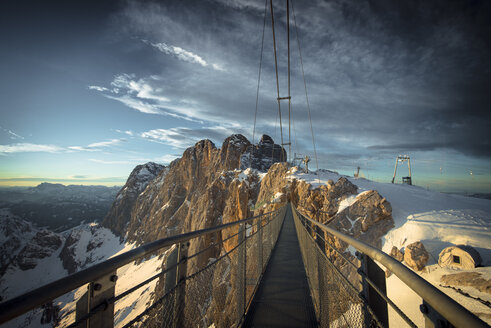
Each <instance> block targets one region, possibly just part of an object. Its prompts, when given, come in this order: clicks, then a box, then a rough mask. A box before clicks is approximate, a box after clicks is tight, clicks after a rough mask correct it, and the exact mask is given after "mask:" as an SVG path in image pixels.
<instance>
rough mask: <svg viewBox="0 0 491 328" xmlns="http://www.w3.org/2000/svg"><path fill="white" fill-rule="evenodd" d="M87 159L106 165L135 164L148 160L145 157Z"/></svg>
mask: <svg viewBox="0 0 491 328" xmlns="http://www.w3.org/2000/svg"><path fill="white" fill-rule="evenodd" d="M89 161H91V162H94V163H99V164H107V165H117V164H136V163H146V162H148V160H145V159H124V160H117V161H111V160H104V159H98V158H89Z"/></svg>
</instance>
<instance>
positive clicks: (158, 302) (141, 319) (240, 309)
mask: <svg viewBox="0 0 491 328" xmlns="http://www.w3.org/2000/svg"><path fill="white" fill-rule="evenodd" d="M226 229H229V231H230V230H232V231H234V233H233V234H231V235H230V236H229V237H227V238H224V239H221V240H220V239H216V240H219V241H217V242H216V243H213V244H211V245H209V246H207V247H206V248H204V249H200V250H198V251H197V252H196V253H194V254H188V250H189V245H190V243H193V242H198V241H199V240H200V238H202V237H204V236H207V235H210V234H211V235H216V234H217V233H220V232H222V231H225V230H226ZM333 238H338V239H339V240H341V241H343V242H344V243H346V244H348V245H349V246H352V247H354V248H355V249H356V250H357V256H358V259H357V260H356V261H353V259H350V258H348V257H347V255H346V253H344V252H342V251H341V250H339V249H337V248H336V247H335V246H334V245H333V244H332V242H331V241H332V240H334V239H333ZM226 242H229V243H230V242H231V244H230V245H231V246H230V245H229V247H228V251H226V249H225V247H223V245H224V243H226ZM172 245H175V246H174V248H173V254H171V255H170V256H168V258H167V261H166V263H165V266H163V269H162V271H161V272H159V273H157V274H155V275H153V276H152V277H150V278H148V279H146V280H145V281H143V282H141V283H140V284H137V285H135V286H133V287H131V288H129V289H128V290H125V291H123V292H121V293H120V294H118V295H115V286H116V284H117V277H118V276H117V275H118V269H119V268H121V267H123V266H124V265H127V264H129V263H132V262H134V261H144V260H145V259H146V258H149V256H150V255H152V254H154V255H155V254H158V253H159V251H161V250H162V249H166V248H167V249H168V248H169V247H170V246H172ZM217 247H218V248H221V249H222V251H221V252H220V256H218V257H217V258H213V259H210V260H209V261H206V262H202V263H204V264H203V265H202V266H200V267H196V265H192V264H193V260H195V259H197V258H198V257H199V256H201V255H203V254H205V253H206V251H207V250H209V249H210V248H217ZM375 261H377V262H378V263H379V264H380V265H381V266H382V267H384V268H385V269H386V270H389V271H391V272H392V273H393V274H395V275H396V276H397V277H399V279H400V280H401V281H402V282H403V283H405V284H406V285H407V286H408V287H409V288H411V289H412V290H413V291H414V292H415V293H417V294H418V295H419V296H421V298H422V299H423V303H422V304H421V306H420V309H421V312H422V314H423V316H424V318H425V327H488V325H487V324H486V323H484V322H483V321H481V320H480V319H479V318H477V317H476V316H474V315H473V314H472V313H471V312H469V311H468V310H466V309H465V308H464V307H462V306H461V305H460V304H458V303H456V302H455V301H454V300H452V299H451V298H449V297H448V296H446V295H445V294H444V293H442V292H441V291H440V290H438V289H437V288H435V287H434V286H433V285H431V284H430V283H428V282H427V281H425V280H424V279H422V278H421V277H420V276H419V275H417V274H416V273H414V272H413V271H412V270H410V269H408V268H407V267H406V266H404V265H403V264H401V263H400V262H398V261H396V260H395V259H393V258H392V257H390V256H388V255H387V254H385V253H383V252H381V251H380V250H378V249H376V248H373V247H371V246H369V245H367V244H364V243H362V242H360V241H358V240H356V239H354V238H352V237H350V236H348V235H345V234H343V233H341V232H339V231H337V230H334V229H332V228H330V227H328V226H326V225H324V224H321V223H319V222H317V221H315V220H313V219H311V218H310V217H308V216H304V215H302V214H301V213H300V212H299V211H298V210H297V209H296V208H295V207H294V206H292V205H291V204H290V203H288V204H286V205H284V206H283V207H281V208H279V209H277V210H275V211H272V212H269V213H264V214H261V215H258V216H255V217H251V218H247V219H244V220H240V221H237V222H233V223H228V224H223V225H220V226H216V227H212V228H207V229H203V230H199V231H193V232H189V233H185V234H181V235H176V236H173V237H169V238H164V239H161V240H157V241H154V242H151V243H149V244H145V245H143V246H140V247H138V248H135V249H133V250H131V251H129V252H127V253H123V254H121V255H118V256H116V257H114V258H111V259H109V260H106V261H104V262H102V263H99V264H97V265H94V266H93V267H90V268H88V269H85V270H83V271H80V272H77V273H74V274H72V275H70V276H67V277H65V278H62V279H60V280H57V281H54V282H52V283H50V284H48V285H46V286H42V287H40V288H38V289H36V290H33V291H31V292H28V293H26V294H24V295H21V296H18V297H16V298H14V299H11V300H7V301H6V302H3V303H1V304H0V323H6V322H8V321H9V320H11V319H13V318H15V317H17V316H20V315H22V314H25V313H28V312H29V311H32V310H35V309H36V308H43V306H44V305H45V304H47V303H50V302H52V301H53V300H55V299H56V298H58V297H60V296H62V295H64V294H65V293H70V292H71V291H73V290H75V289H78V288H80V287H84V286H86V287H84V288H86V292H85V293H84V294H83V295H82V296H80V297H79V298H78V299H76V300H74V302H76V307H75V313H74V314H75V315H74V316H73V315H72V318H73V320H72V322H71V323H69V324H67V325H66V326H67V327H113V326H114V325H115V321H114V315H115V313H114V309H115V304H116V303H117V302H118V301H120V300H121V299H123V298H124V297H125V296H127V295H128V294H130V293H132V292H135V291H137V290H138V289H139V288H141V287H142V286H144V285H146V284H149V283H150V282H152V281H154V280H155V279H158V278H162V279H161V281H165V284H164V286H162V285H160V286H161V288H160V291H156V292H155V295H161V296H160V297H158V298H157V297H155V299H154V300H153V303H152V304H149V305H148V306H147V307H146V308H145V309H144V310H143V311H142V312H141V313H138V314H137V315H136V316H134V317H133V319H132V320H131V321H130V322H127V323H126V324H125V325H124V327H142V326H143V327H146V326H155V327H389V326H391V321H389V316H388V309H391V311H393V313H394V314H395V315H397V316H398V317H399V318H400V319H401V320H402V321H404V322H405V323H406V324H407V325H408V326H409V327H416V325H415V324H414V322H413V319H411V318H410V317H409V315H408V314H406V313H404V312H403V311H402V310H401V309H400V308H399V307H398V306H397V305H395V304H394V303H393V302H392V301H391V300H390V299H389V297H388V296H387V295H388V293H387V290H386V289H387V287H386V285H385V275H384V271H383V270H382V269H380V267H379V265H377V264H375ZM196 263H197V262H196ZM196 263H194V264H196ZM220 267H222V268H223V267H225V268H226V270H225V272H229V273H230V274H229V275H228V276H227V277H228V279H229V281H225V282H224V283H225V284H226V285H227V286H228V288H225V289H223V288H215V287H217V285H214V281H216V278H217V275H221V276H223V271H221V269H220ZM212 300H213V301H215V303H216V304H217V306H219V307H220V306H222V308H225V306H227V307H226V309H228V310H227V311H223V309H220V308H219V309H218V310H217V311H214V312H213V313H210V312H207V306H208V309H209V308H210V301H212ZM399 322H400V321H399ZM116 324H117V323H116Z"/></svg>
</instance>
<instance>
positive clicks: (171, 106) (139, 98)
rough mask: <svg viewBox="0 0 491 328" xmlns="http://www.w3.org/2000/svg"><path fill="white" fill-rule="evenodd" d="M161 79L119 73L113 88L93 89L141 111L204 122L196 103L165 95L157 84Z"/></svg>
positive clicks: (113, 82)
mask: <svg viewBox="0 0 491 328" xmlns="http://www.w3.org/2000/svg"><path fill="white" fill-rule="evenodd" d="M159 81H160V77H158V76H154V75H151V76H149V77H146V78H139V79H137V78H136V76H135V75H134V74H118V75H116V76H115V77H114V79H113V81H112V82H111V86H112V88H110V89H109V88H105V87H97V86H92V88H91V89H92V90H96V91H99V92H101V93H102V95H103V96H104V97H106V98H109V99H113V100H117V101H119V102H121V103H122V104H124V105H126V106H127V107H129V108H132V109H134V110H137V111H139V112H141V113H145V114H157V115H165V116H170V117H175V118H178V119H183V120H186V121H193V122H202V120H203V119H205V116H206V115H204V114H201V111H200V110H199V109H197V108H196V103H194V104H193V103H190V102H187V101H172V100H171V99H170V98H168V97H167V96H165V95H163V93H164V90H163V88H161V87H159V86H158V85H155V84H158V82H159ZM89 88H90V87H89ZM205 120H206V119H205Z"/></svg>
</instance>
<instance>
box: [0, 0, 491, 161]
mask: <svg viewBox="0 0 491 328" xmlns="http://www.w3.org/2000/svg"><path fill="white" fill-rule="evenodd" d="M27 3H28V2H26V1H24V2H22V3H21V4H23V5H24V4H27ZM89 3H91V5H89ZM264 3H265V2H264V1H262V0H257V1H254V0H248V1H225V0H208V1H177V0H169V1H120V2H111V1H106V2H100V3H99V2H98V4H97V5H92V2H80V3H76V4H75V3H73V4H72V2H60V3H56V4H57V5H53V6H49V5H45V4H43V5H41V4H39V3H38V2H37V5H36V6H35V8H37V9H38V11H39V12H41V13H42V15H41V16H36V12H35V11H32V12H30V13H29V14H27V15H25V16H22V15H21V12H22V10H23V8H24V7H25V6H23V5H22V6H17V9H16V12H17V13H18V14H19V15H20V16H19V17H24V18H22V19H20V20H19V22H15V19H14V18H10V19H9V20H8V21H4V23H3V24H4V25H2V26H3V27H5V28H7V27H10V28H11V27H12V26H14V27H15V28H17V29H18V30H19V31H21V30H22V29H23V31H24V32H22V31H21V32H22V33H21V32H19V33H20V34H19V33H15V34H12V33H10V34H9V36H10V43H9V45H12V44H14V43H15V44H16V45H19V44H20V43H21V42H23V43H26V42H27V43H28V44H29V41H30V40H33V39H34V35H35V34H33V33H32V32H33V31H34V27H35V26H36V25H37V24H38V23H39V24H38V25H40V26H44V25H42V24H41V23H42V22H45V21H46V20H49V21H52V24H51V25H49V26H50V27H49V30H50V31H47V29H48V28H45V27H42V28H44V29H46V31H45V33H44V34H43V35H45V36H46V37H45V39H46V41H47V43H46V44H47V45H53V44H55V43H56V46H55V48H56V49H58V50H59V49H62V48H63V47H67V44H68V47H69V48H73V49H75V50H78V51H80V53H77V56H79V57H84V56H88V57H89V58H94V56H93V54H91V52H99V53H102V52H104V53H105V54H106V55H105V56H106V57H108V58H111V60H104V61H102V62H101V61H94V60H91V61H90V65H93V66H94V67H97V68H98V70H100V75H101V76H100V77H98V78H94V79H93V80H91V81H90V82H89V83H87V87H88V86H92V87H94V88H93V89H91V90H90V91H91V92H93V93H94V94H98V92H100V95H101V96H106V97H107V98H110V99H116V100H118V101H120V102H122V103H123V104H125V105H126V106H127V107H132V108H133V109H136V110H138V111H140V112H142V113H138V114H141V115H155V114H151V113H152V112H155V113H159V114H163V115H164V117H165V119H167V118H168V117H169V116H171V117H172V118H176V119H182V124H181V125H175V126H172V127H169V126H162V129H161V131H160V134H158V133H154V134H153V137H148V136H151V134H148V135H147V139H153V140H154V141H160V142H164V143H167V144H170V145H173V146H175V147H177V146H178V147H185V144H186V143H192V142H194V141H195V140H196V139H201V138H204V137H208V138H211V139H213V140H214V141H219V140H220V139H221V140H223V138H225V137H226V135H227V134H229V133H232V132H242V133H244V134H246V135H247V136H248V137H249V138H250V136H251V134H252V125H253V121H254V109H255V99H256V87H257V74H258V66H259V55H260V45H261V32H262V24H263V9H264ZM274 4H275V6H277V9H276V11H275V15H276V16H275V19H276V28H277V30H276V32H277V35H276V36H277V41H278V54H279V65H280V78H281V82H280V88H281V95H282V96H283V95H285V93H286V75H285V71H286V31H285V26H286V25H285V8H284V5H285V4H284V1H274ZM294 5H295V15H296V21H297V24H298V33H299V36H300V43H301V46H302V54H303V60H304V64H305V67H304V68H305V73H306V80H307V86H308V90H309V99H310V103H311V110H312V118H313V125H314V126H313V128H314V132H315V133H316V140H317V143H318V150H319V154H320V157H321V158H322V160H323V161H325V162H327V163H332V162H334V161H335V162H336V165H339V166H343V165H348V164H346V163H351V162H353V161H357V160H361V159H363V158H366V157H367V156H371V157H376V156H378V155H379V154H380V155H381V156H384V154H387V153H390V152H405V151H425V152H432V151H436V150H442V149H443V150H445V149H448V150H455V151H458V152H460V153H462V154H465V155H468V156H475V157H481V158H489V157H491V151H490V149H491V147H489V146H490V145H489V140H491V132H490V131H491V129H489V124H490V122H491V111H490V110H489V104H491V93H490V92H489V86H491V63H490V58H491V41H490V40H491V25H490V24H491V2H489V1H484V0H483V1H446V0H445V1H444V0H435V1H390V0H363V1H351V0H336V1H321V0H319V1H315V2H311V1H295V3H294ZM26 6H27V5H26ZM43 6H46V8H44V7H43ZM51 7H53V8H54V7H57V8H58V9H57V10H58V11H56V10H54V11H52V13H51V14H49V12H50V11H49V10H48V9H49V8H51ZM268 15H269V13H268ZM29 17H32V19H33V22H35V23H29V22H28V19H29ZM36 17H37V18H36ZM69 17H74V19H73V22H70V19H69ZM84 29H85V30H84ZM270 29H271V22H270V18H269V16H267V20H266V33H265V40H264V41H265V48H264V57H263V66H262V69H263V70H262V75H261V85H260V94H259V112H258V116H257V119H258V121H257V132H256V135H260V134H262V133H267V134H269V135H271V136H273V137H274V138H275V140H279V131H278V128H277V127H276V128H275V126H277V125H278V123H277V107H276V106H277V105H276V102H275V97H276V85H275V80H274V76H275V75H274V74H275V73H274V61H273V48H272V36H271V30H270ZM4 31H5V29H4ZM291 32H292V43H291V45H292V99H293V100H292V102H293V111H294V112H293V115H294V117H295V134H296V136H297V139H298V140H296V143H297V147H298V148H299V149H298V152H311V151H312V148H313V147H312V146H311V136H310V124H309V121H308V116H307V108H306V104H305V100H304V99H305V95H304V89H303V81H302V75H301V70H300V62H299V54H298V52H297V49H296V46H297V44H296V40H295V31H294V30H293V29H292V31H291ZM96 33H97V34H99V35H101V38H100V39H98V43H97V45H98V47H96V48H91V47H90V43H87V42H88V41H87V40H90V39H91V38H93V37H94V35H95V34H96ZM15 37H17V38H18V39H16V40H14V38H15ZM43 40H44V37H43ZM56 40H58V41H56ZM60 40H66V42H65V41H63V42H61V41H60ZM81 40H82V41H84V40H85V41H87V42H85V43H84V42H81ZM101 40H102V41H101ZM77 42H78V43H80V44H83V45H84V46H85V47H86V48H87V49H83V50H82V49H81V48H82V47H81V46H78V47H77V46H76V44H77ZM101 43H103V44H104V46H102V45H101ZM28 48H29V47H28ZM47 48H49V46H47ZM35 50H36V49H35ZM73 53H74V52H69V53H68V55H70V56H73ZM113 58H116V59H114V60H113ZM85 64H87V63H85ZM90 65H88V64H87V67H91V66H90ZM84 67H85V66H84ZM92 71H93V72H94V73H93V74H92V75H91V76H92V77H94V76H96V75H97V73H96V72H95V71H96V69H92ZM124 74H127V75H124ZM118 76H119V77H121V76H128V77H131V78H127V79H126V83H127V84H126V85H121V84H120V85H119V86H118V88H119V89H118V90H114V89H113V88H114V87H115V85H114V84H115V81H116V79H117V77H118ZM111 83H112V84H111ZM97 88H100V89H99V90H103V89H102V88H106V91H98V89H97ZM149 88H150V89H149ZM124 109H127V108H124ZM122 110H123V109H122ZM283 110H284V112H283V120H284V121H283V123H285V118H286V116H287V114H286V106H283ZM183 118H184V119H183ZM186 120H187V121H186ZM163 125H165V124H163ZM285 126H286V124H284V127H285ZM150 129H153V131H155V130H157V129H155V128H154V127H153V126H152V127H149V128H148V130H150ZM133 130H134V131H137V129H133ZM142 131H143V130H141V129H140V133H143V132H142ZM286 133H287V132H286V128H285V130H284V134H285V135H286ZM334 157H335V159H333V158H334ZM328 165H329V164H328ZM349 165H351V164H349Z"/></svg>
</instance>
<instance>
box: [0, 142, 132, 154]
mask: <svg viewBox="0 0 491 328" xmlns="http://www.w3.org/2000/svg"><path fill="white" fill-rule="evenodd" d="M124 141H126V139H124V138H121V139H111V140H106V141H100V142H94V143H91V144H89V145H87V146H68V147H62V146H57V145H43V144H33V143H15V144H10V145H0V154H4V155H5V154H12V153H35V152H43V153H63V152H74V151H101V150H102V149H104V148H108V147H111V146H114V145H117V144H120V143H121V142H124Z"/></svg>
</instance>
